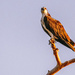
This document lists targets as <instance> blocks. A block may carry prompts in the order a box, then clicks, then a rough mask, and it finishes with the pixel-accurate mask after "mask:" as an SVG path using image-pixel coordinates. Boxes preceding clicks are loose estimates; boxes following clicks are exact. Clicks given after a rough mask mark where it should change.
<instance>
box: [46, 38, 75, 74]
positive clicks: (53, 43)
mask: <svg viewBox="0 0 75 75" xmlns="http://www.w3.org/2000/svg"><path fill="white" fill-rule="evenodd" d="M50 43H51V47H52V49H53V54H54V55H55V58H56V61H57V65H56V66H55V67H54V68H53V69H52V70H51V71H48V73H47V75H54V74H55V73H57V72H58V71H59V70H61V69H62V68H64V67H66V66H68V65H70V64H72V63H75V58H74V59H71V60H68V61H66V62H64V63H61V60H60V58H59V55H58V51H59V50H58V48H56V46H55V42H54V39H51V40H50Z"/></svg>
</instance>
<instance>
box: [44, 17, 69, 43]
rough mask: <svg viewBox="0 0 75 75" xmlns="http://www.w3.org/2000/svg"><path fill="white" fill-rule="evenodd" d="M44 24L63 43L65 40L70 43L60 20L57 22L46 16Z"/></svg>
mask: <svg viewBox="0 0 75 75" xmlns="http://www.w3.org/2000/svg"><path fill="white" fill-rule="evenodd" d="M44 22H45V25H46V28H47V29H48V30H50V31H51V32H52V33H53V35H54V36H55V37H57V38H59V39H61V40H63V41H64V40H65V41H68V42H70V37H69V36H68V34H67V33H66V31H65V29H64V27H63V26H62V24H61V23H60V22H59V21H58V20H55V19H53V18H52V17H49V16H45V18H44Z"/></svg>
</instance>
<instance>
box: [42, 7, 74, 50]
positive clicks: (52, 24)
mask: <svg viewBox="0 0 75 75" xmlns="http://www.w3.org/2000/svg"><path fill="white" fill-rule="evenodd" d="M41 13H42V18H41V25H42V28H43V29H44V31H45V32H46V33H47V34H48V35H49V36H50V37H51V38H52V39H54V40H56V41H58V42H60V43H61V44H63V45H64V46H66V47H68V48H70V49H72V50H73V51H75V48H74V46H75V43H74V42H73V41H72V40H71V39H70V37H69V36H68V34H67V33H66V31H65V29H64V27H63V26H62V24H61V23H60V22H59V21H58V20H56V19H54V18H52V17H51V15H50V14H49V13H48V10H47V9H46V8H45V7H42V8H41Z"/></svg>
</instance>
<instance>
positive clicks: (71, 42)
mask: <svg viewBox="0 0 75 75" xmlns="http://www.w3.org/2000/svg"><path fill="white" fill-rule="evenodd" d="M68 45H69V47H70V48H71V49H72V50H73V51H74V52H75V43H74V42H73V41H72V40H71V39H70V43H69V42H68Z"/></svg>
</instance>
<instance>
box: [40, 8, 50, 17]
mask: <svg viewBox="0 0 75 75" xmlns="http://www.w3.org/2000/svg"><path fill="white" fill-rule="evenodd" d="M41 13H42V14H44V15H48V16H50V14H49V13H48V10H47V8H45V7H42V8H41Z"/></svg>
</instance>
